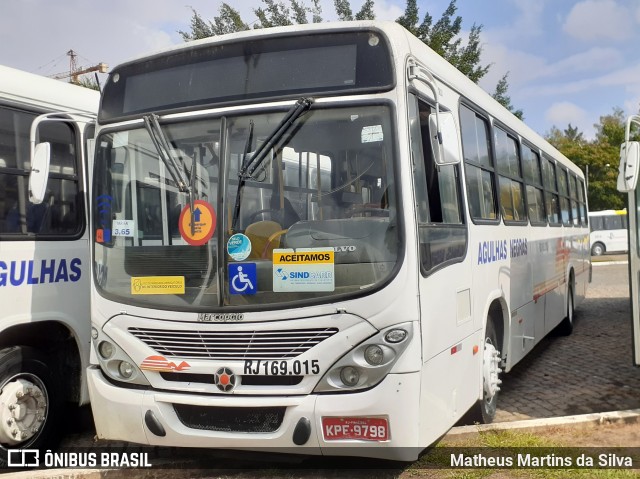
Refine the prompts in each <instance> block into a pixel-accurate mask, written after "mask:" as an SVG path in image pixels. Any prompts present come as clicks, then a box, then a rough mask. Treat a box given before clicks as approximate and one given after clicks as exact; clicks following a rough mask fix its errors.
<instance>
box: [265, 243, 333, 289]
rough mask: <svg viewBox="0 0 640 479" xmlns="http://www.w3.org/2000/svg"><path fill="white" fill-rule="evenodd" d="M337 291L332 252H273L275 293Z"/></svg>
mask: <svg viewBox="0 0 640 479" xmlns="http://www.w3.org/2000/svg"><path fill="white" fill-rule="evenodd" d="M334 290H335V283H334V252H333V249H331V248H305V249H297V250H292V249H274V250H273V291H275V292H277V293H281V292H291V291H307V292H308V291H334Z"/></svg>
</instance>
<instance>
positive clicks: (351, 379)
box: [340, 366, 360, 387]
mask: <svg viewBox="0 0 640 479" xmlns="http://www.w3.org/2000/svg"><path fill="white" fill-rule="evenodd" d="M340 379H341V380H342V382H343V383H344V385H345V386H349V387H353V386H355V385H356V384H358V381H359V380H360V373H359V372H358V369H357V368H354V367H353V366H345V367H344V368H342V369H341V370H340Z"/></svg>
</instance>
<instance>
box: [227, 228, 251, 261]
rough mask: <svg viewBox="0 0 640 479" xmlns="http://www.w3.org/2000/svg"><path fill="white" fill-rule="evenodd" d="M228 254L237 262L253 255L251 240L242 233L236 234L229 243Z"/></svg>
mask: <svg viewBox="0 0 640 479" xmlns="http://www.w3.org/2000/svg"><path fill="white" fill-rule="evenodd" d="M227 254H228V255H229V256H231V258H233V259H234V260H235V261H243V260H245V259H247V258H248V257H249V255H250V254H251V240H250V239H249V237H248V236H246V235H243V234H242V233H236V234H234V235H233V236H232V237H231V238H229V241H227Z"/></svg>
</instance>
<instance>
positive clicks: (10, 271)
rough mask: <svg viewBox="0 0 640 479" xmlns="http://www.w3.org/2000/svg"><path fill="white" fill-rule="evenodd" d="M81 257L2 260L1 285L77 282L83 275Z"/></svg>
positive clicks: (0, 262) (0, 266) (0, 268)
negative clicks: (69, 258)
mask: <svg viewBox="0 0 640 479" xmlns="http://www.w3.org/2000/svg"><path fill="white" fill-rule="evenodd" d="M80 266H82V261H81V260H80V258H73V259H71V260H69V261H67V260H66V259H58V260H56V259H43V260H41V261H37V260H33V259H30V260H21V261H9V262H8V263H7V262H5V261H0V287H5V286H22V285H30V284H45V283H68V282H72V283H75V282H77V281H78V280H79V279H80V277H81V276H82V270H81V269H80Z"/></svg>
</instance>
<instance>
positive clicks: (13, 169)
mask: <svg viewBox="0 0 640 479" xmlns="http://www.w3.org/2000/svg"><path fill="white" fill-rule="evenodd" d="M98 101H99V93H98V92H97V91H94V90H90V89H87V88H83V87H79V86H75V85H70V84H67V83H63V82H60V81H57V80H53V79H49V78H45V77H42V76H40V75H34V74H31V73H27V72H23V71H20V70H15V69H13V68H8V67H5V66H0V308H1V309H0V444H1V449H0V452H1V454H0V464H2V463H3V462H4V461H5V460H6V455H7V450H8V449H16V448H22V449H26V448H28V449H36V448H40V449H42V448H50V447H53V446H55V444H56V443H57V440H58V439H59V437H60V434H61V432H62V431H63V430H64V428H63V426H64V420H65V417H64V414H63V413H66V410H65V409H63V408H64V406H65V405H66V404H69V403H72V404H75V405H76V406H77V405H82V404H86V403H87V402H88V399H89V398H88V392H87V387H86V373H85V370H86V366H87V363H88V358H89V344H90V338H89V319H88V318H89V298H90V286H89V285H90V277H91V272H90V263H89V243H88V241H89V240H88V238H89V231H88V227H87V224H88V212H87V208H86V192H87V181H86V175H87V173H88V169H87V163H86V162H85V158H86V156H85V153H86V146H87V145H86V140H87V138H88V137H89V136H92V134H93V133H92V131H93V126H89V125H90V123H91V122H93V119H94V118H95V114H96V112H97V109H98ZM36 141H38V142H39V143H40V144H41V145H40V146H39V148H46V149H47V150H48V152H49V154H50V163H49V164H48V165H36V164H35V163H34V155H33V151H32V146H34V144H35V142H36ZM30 143H31V144H30Z"/></svg>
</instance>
